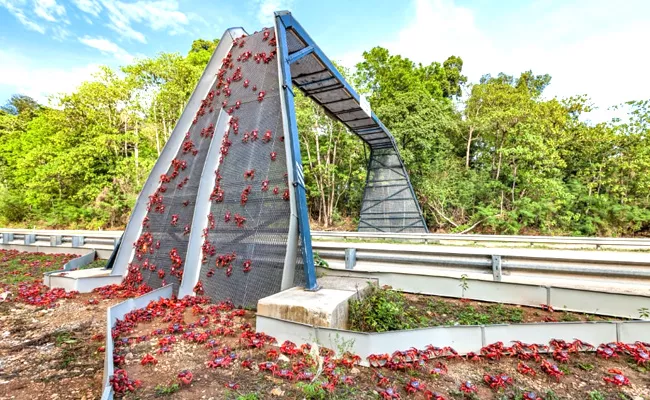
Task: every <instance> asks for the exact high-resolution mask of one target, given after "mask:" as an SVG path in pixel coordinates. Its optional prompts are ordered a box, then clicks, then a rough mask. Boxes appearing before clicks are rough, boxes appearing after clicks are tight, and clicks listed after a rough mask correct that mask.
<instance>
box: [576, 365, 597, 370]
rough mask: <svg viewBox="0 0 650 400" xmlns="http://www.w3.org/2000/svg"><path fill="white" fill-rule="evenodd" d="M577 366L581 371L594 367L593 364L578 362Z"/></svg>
mask: <svg viewBox="0 0 650 400" xmlns="http://www.w3.org/2000/svg"><path fill="white" fill-rule="evenodd" d="M578 368H580V369H581V370H583V371H591V370H592V369H594V365H593V364H580V363H578Z"/></svg>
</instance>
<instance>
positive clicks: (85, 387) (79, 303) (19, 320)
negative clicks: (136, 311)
mask: <svg viewBox="0 0 650 400" xmlns="http://www.w3.org/2000/svg"><path fill="white" fill-rule="evenodd" d="M96 297H97V296H93V295H90V294H80V295H78V296H77V297H75V298H74V299H62V300H59V302H58V306H57V307H55V308H46V307H38V306H33V305H28V304H22V303H0V335H2V340H1V341H0V399H86V400H90V399H98V398H100V396H101V387H102V376H103V368H104V353H102V352H99V351H98V349H99V347H100V346H103V345H104V335H103V334H104V332H105V326H106V308H107V307H110V306H111V305H113V304H115V303H117V302H119V300H114V299H111V300H99V303H98V304H96V305H89V304H87V301H88V299H91V298H96ZM95 335H101V340H97V339H99V338H97V337H96V340H93V336H95Z"/></svg>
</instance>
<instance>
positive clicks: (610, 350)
mask: <svg viewBox="0 0 650 400" xmlns="http://www.w3.org/2000/svg"><path fill="white" fill-rule="evenodd" d="M617 350H618V347H617V346H616V345H615V344H613V343H608V344H601V345H600V346H598V348H597V349H596V354H597V355H599V356H601V357H602V358H604V359H606V360H607V359H610V358H612V357H618V354H617Z"/></svg>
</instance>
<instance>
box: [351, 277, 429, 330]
mask: <svg viewBox="0 0 650 400" xmlns="http://www.w3.org/2000/svg"><path fill="white" fill-rule="evenodd" d="M369 285H370V288H369V289H368V292H367V294H366V295H365V296H363V298H361V299H360V300H359V299H352V300H350V310H349V320H350V327H351V329H353V330H359V331H364V332H385V331H395V330H400V329H411V328H414V327H416V326H417V312H416V310H415V308H414V307H410V306H409V305H408V304H407V301H406V298H405V297H404V294H402V293H400V292H398V291H395V290H392V289H391V288H390V287H387V286H383V287H379V286H378V285H376V284H373V283H370V284H369Z"/></svg>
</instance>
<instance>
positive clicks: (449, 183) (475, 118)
mask: <svg viewBox="0 0 650 400" xmlns="http://www.w3.org/2000/svg"><path fill="white" fill-rule="evenodd" d="M217 44H218V40H204V39H197V40H195V41H194V42H193V43H192V45H191V48H190V49H189V51H188V52H187V54H185V55H183V54H178V53H160V54H158V55H157V56H155V57H153V58H144V59H138V60H137V61H136V62H134V63H133V64H131V65H127V66H124V67H123V68H121V71H120V73H118V72H117V71H113V70H111V69H109V68H107V67H104V68H102V69H101V70H100V71H99V72H98V73H97V74H96V76H94V78H93V79H92V80H90V81H88V82H84V83H83V84H82V85H81V86H80V87H79V88H78V89H77V90H76V91H75V92H73V93H70V94H67V95H62V96H59V97H58V98H56V99H55V105H56V107H55V108H48V107H45V106H43V105H40V104H38V103H37V102H36V101H34V100H33V99H31V98H30V97H28V96H24V95H20V94H16V95H14V96H12V97H11V99H9V100H8V101H7V103H6V104H5V105H4V106H2V107H0V224H1V225H3V226H12V225H13V226H26V225H27V226H29V227H33V226H37V227H54V228H56V227H61V228H62V227H65V228H87V229H99V228H122V227H123V226H124V225H125V224H126V222H127V218H128V216H129V214H130V210H131V208H132V206H133V205H134V203H135V200H136V197H137V195H138V193H139V191H140V189H141V187H142V185H143V183H144V180H145V179H146V177H147V176H148V174H149V171H150V170H151V168H152V167H153V165H154V163H155V161H156V159H157V157H158V155H159V154H160V152H161V150H162V148H163V146H164V145H165V142H166V141H167V139H168V138H169V135H170V134H171V132H172V130H173V127H174V125H175V123H176V120H177V119H178V117H179V116H180V114H181V112H182V111H183V108H184V107H185V105H186V103H187V101H188V99H189V96H190V94H191V93H192V90H193V89H194V87H195V86H196V83H197V81H198V79H199V78H200V76H201V74H202V72H203V70H204V68H205V66H206V65H207V63H208V61H209V59H210V57H211V55H212V52H213V51H214V49H215V48H216V46H217ZM463 66H464V65H463V60H462V59H461V58H460V57H457V56H453V55H452V56H450V57H448V58H447V59H446V60H444V61H442V62H438V61H436V62H432V63H430V64H428V65H424V64H418V63H415V62H413V61H411V60H409V59H408V58H405V57H402V56H400V55H398V54H390V52H389V51H388V50H387V49H385V48H381V47H374V48H372V49H370V50H369V51H366V52H364V53H363V60H362V61H361V62H360V63H359V64H358V65H357V66H356V69H355V72H354V74H353V75H350V73H349V72H348V71H347V70H345V69H344V68H340V67H338V68H339V70H340V71H341V72H342V74H343V75H344V76H346V77H347V78H349V79H348V80H349V81H350V82H353V83H354V84H355V85H356V87H357V88H358V90H359V92H361V93H363V94H365V95H367V96H368V97H369V101H370V103H371V105H372V108H373V110H374V112H375V113H376V114H377V115H378V116H379V118H380V119H381V120H382V122H383V123H384V124H385V125H386V126H387V127H388V128H389V130H390V131H391V133H392V134H393V136H394V137H395V140H396V143H397V145H398V147H399V149H400V152H401V155H402V158H403V159H404V163H405V165H406V168H407V170H408V172H409V174H410V177H411V181H412V183H413V185H414V189H415V191H416V194H417V196H418V199H419V200H420V204H421V205H422V209H423V212H424V215H425V218H426V221H427V223H428V225H429V228H430V230H432V231H452V232H469V231H481V232H484V233H507V234H527V233H533V234H536V233H539V234H548V235H601V236H618V235H647V234H648V233H650V174H648V173H647V171H649V170H650V134H648V132H649V131H650V100H635V101H630V102H627V103H625V104H624V105H622V106H624V107H625V108H626V110H628V111H629V113H628V117H627V119H621V120H613V121H611V122H610V123H600V124H593V123H590V122H588V121H587V122H585V121H584V120H585V113H587V112H589V111H591V109H592V107H591V105H590V101H589V99H588V98H587V97H586V96H575V97H570V98H566V99H546V98H545V96H544V90H545V89H546V87H548V85H550V84H551V77H550V76H549V75H548V74H534V73H533V71H524V72H522V73H521V74H519V75H518V76H516V75H506V74H503V73H502V74H498V75H496V76H491V75H485V76H484V77H483V78H482V79H481V80H480V81H479V82H478V83H474V84H468V83H467V78H466V77H465V76H464V75H463ZM504 67H505V66H504ZM463 93H466V96H463V97H461V95H462V94H463ZM295 105H296V117H297V123H298V128H299V133H300V142H301V149H302V158H303V168H304V172H305V187H306V191H307V196H308V205H309V211H310V214H311V217H312V219H313V220H314V221H315V225H317V226H318V227H322V228H330V227H337V226H339V227H344V228H346V229H354V228H355V227H356V224H357V222H358V216H359V208H360V204H361V201H362V197H363V190H364V187H365V179H366V165H367V161H368V157H369V152H368V149H367V148H366V146H365V145H364V144H363V142H362V141H361V140H359V139H358V138H357V137H355V136H354V135H353V134H351V133H350V132H348V131H347V130H346V129H345V128H344V127H343V126H342V125H341V124H340V123H338V122H335V121H333V120H332V119H331V118H330V116H329V115H327V114H325V113H324V112H323V110H322V109H321V108H320V107H317V106H316V105H315V103H314V102H312V101H311V99H309V98H307V97H305V96H302V95H301V94H300V93H296V98H295Z"/></svg>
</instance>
